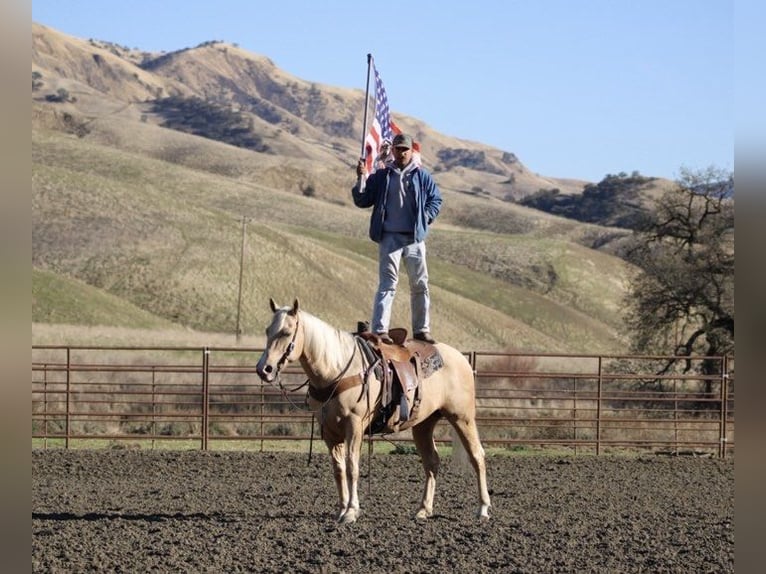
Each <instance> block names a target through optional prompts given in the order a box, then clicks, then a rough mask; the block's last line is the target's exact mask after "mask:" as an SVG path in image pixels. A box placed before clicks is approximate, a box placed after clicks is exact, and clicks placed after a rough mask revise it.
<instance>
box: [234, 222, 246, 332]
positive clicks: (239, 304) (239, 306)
mask: <svg viewBox="0 0 766 574" xmlns="http://www.w3.org/2000/svg"><path fill="white" fill-rule="evenodd" d="M247 221H248V219H247V217H245V216H244V215H243V216H242V246H241V247H240V250H239V289H238V293H237V331H236V335H237V344H239V339H240V337H241V336H242V329H241V327H240V322H239V320H240V317H241V316H242V274H243V271H244V268H245V237H246V235H247Z"/></svg>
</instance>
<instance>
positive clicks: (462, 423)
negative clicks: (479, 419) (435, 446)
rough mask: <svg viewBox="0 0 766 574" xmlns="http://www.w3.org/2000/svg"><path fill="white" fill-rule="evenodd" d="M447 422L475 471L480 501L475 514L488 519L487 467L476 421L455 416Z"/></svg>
mask: <svg viewBox="0 0 766 574" xmlns="http://www.w3.org/2000/svg"><path fill="white" fill-rule="evenodd" d="M449 422H450V423H451V424H452V427H453V428H454V429H455V431H456V432H457V434H458V437H460V442H461V443H462V444H463V447H464V448H465V450H466V452H467V454H468V459H469V460H470V461H471V466H473V469H474V471H475V472H476V480H477V483H478V487H479V500H480V502H481V504H480V506H479V511H478V512H477V516H478V517H479V518H480V519H481V520H487V519H489V508H490V506H491V504H490V502H489V491H488V490H487V467H486V464H485V462H484V448H482V446H481V441H480V440H479V429H477V428H476V421H475V420H473V419H465V418H460V417H457V416H451V417H449Z"/></svg>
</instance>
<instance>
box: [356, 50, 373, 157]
mask: <svg viewBox="0 0 766 574" xmlns="http://www.w3.org/2000/svg"><path fill="white" fill-rule="evenodd" d="M371 64H372V54H367V84H366V86H365V88H364V120H362V123H363V124H364V125H363V126H362V151H361V152H360V153H359V157H361V158H362V159H365V157H364V140H365V139H366V137H367V108H368V107H369V105H370V68H371V67H372V66H371Z"/></svg>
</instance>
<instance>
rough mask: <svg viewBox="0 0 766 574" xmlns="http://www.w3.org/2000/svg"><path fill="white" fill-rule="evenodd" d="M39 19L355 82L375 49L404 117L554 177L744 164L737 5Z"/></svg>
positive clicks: (204, 9)
mask: <svg viewBox="0 0 766 574" xmlns="http://www.w3.org/2000/svg"><path fill="white" fill-rule="evenodd" d="M32 19H33V20H34V21H35V22H38V23H40V24H44V25H46V26H50V27H52V28H55V29H57V30H59V31H61V32H64V33H66V34H69V35H72V36H76V37H79V38H85V39H88V38H94V39H99V40H107V41H111V42H115V43H117V44H120V45H124V46H128V47H131V48H139V49H141V50H146V51H162V50H164V51H173V50H179V49H182V48H188V47H192V46H196V45H197V44H199V43H201V42H205V41H208V40H223V41H226V42H230V43H236V44H238V45H239V46H240V47H241V48H244V49H246V50H248V51H251V52H253V53H256V54H261V55H264V56H268V57H269V58H271V59H272V60H273V61H274V63H275V64H276V65H277V66H278V67H279V68H281V69H283V70H284V71H286V72H288V73H290V74H293V75H295V76H297V77H299V78H302V79H304V80H308V81H313V82H317V83H321V84H329V85H334V86H342V87H350V88H359V89H364V86H365V79H366V70H367V62H366V55H367V53H368V52H369V53H372V54H373V56H374V57H375V62H376V65H377V67H378V71H379V72H380V74H381V76H382V78H383V82H384V84H385V87H386V90H387V91H388V96H389V100H390V103H391V109H392V112H393V114H394V118H396V115H397V114H406V115H410V116H414V117H416V118H418V119H421V120H423V121H425V122H426V123H427V124H428V125H429V126H431V127H432V128H433V129H436V130H438V131H440V132H442V133H445V134H447V135H450V136H454V137H458V138H463V139H468V140H473V141H479V142H482V143H486V144H489V145H492V146H495V147H498V148H500V149H502V150H505V151H509V152H513V153H515V154H516V155H517V156H518V157H519V159H520V160H521V161H522V162H523V163H524V164H525V165H526V166H527V167H528V168H529V169H531V170H533V171H535V172H538V173H540V174H542V175H546V176H553V177H573V178H579V179H585V180H589V181H599V180H601V179H602V178H603V177H604V175H606V174H607V173H619V172H621V171H625V172H628V173H630V172H632V171H633V170H638V171H639V172H641V173H642V174H644V175H651V176H660V177H667V178H671V179H675V178H676V177H678V176H679V175H680V174H679V171H680V169H681V168H682V167H686V168H690V169H703V168H706V167H709V166H711V165H713V166H716V167H719V168H723V169H733V168H734V123H735V117H734V115H735V114H734V100H735V93H734V0H640V1H632V0H579V1H575V0H536V1H533V0H495V1H492V0H474V1H473V2H465V1H464V2H452V1H451V0H421V1H418V0H412V1H411V2H403V1H399V0H388V1H386V2H359V1H354V2H351V1H347V0H334V1H333V0H328V1H327V2H319V1H317V0H313V1H308V0H279V1H275V2H263V1H255V0H252V1H251V0H216V1H205V2H202V1H193V0H119V1H115V0H33V2H32ZM359 129H360V136H361V130H362V127H361V125H360V126H359Z"/></svg>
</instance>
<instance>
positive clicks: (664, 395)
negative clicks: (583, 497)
mask: <svg viewBox="0 0 766 574" xmlns="http://www.w3.org/2000/svg"><path fill="white" fill-rule="evenodd" d="M261 351H262V349H256V348H242V347H202V348H200V347H78V346H33V347H32V439H33V445H34V446H37V447H41V448H53V447H56V448H58V447H63V448H70V447H72V446H73V444H74V442H77V444H81V443H84V444H86V445H87V444H96V443H95V442H92V441H95V440H98V439H100V440H102V441H103V440H107V441H110V443H111V444H113V445H115V446H117V445H120V446H123V447H130V446H131V445H141V446H143V445H146V446H147V447H149V448H155V447H159V446H160V445H165V444H167V443H168V441H194V443H195V444H198V448H200V449H203V450H208V449H211V448H215V446H214V445H215V443H218V444H222V442H223V441H250V442H251V443H254V444H256V445H257V446H258V448H260V449H261V450H263V449H264V448H265V447H266V445H267V443H270V442H271V441H309V440H311V439H312V438H316V437H314V432H313V431H314V425H313V418H312V417H313V415H312V413H311V412H310V411H308V410H307V408H306V407H305V396H306V387H305V386H303V383H304V382H305V375H304V374H303V372H302V371H301V370H300V369H299V368H296V367H289V368H287V369H286V371H285V372H284V374H283V376H282V385H283V386H282V388H281V389H280V388H278V387H275V386H272V385H268V384H264V383H263V382H262V381H261V380H260V379H259V378H258V376H257V374H256V372H255V366H256V362H257V360H258V357H259V356H260V354H261ZM466 357H467V358H468V359H469V361H470V362H471V364H472V366H473V368H474V374H475V380H476V399H477V422H478V425H479V430H480V433H481V438H482V442H483V443H484V444H485V445H486V446H492V447H498V448H506V449H510V450H515V449H519V450H521V449H526V448H564V449H570V450H572V451H574V452H575V453H593V454H597V455H598V454H602V453H612V452H619V451H626V450H627V451H631V450H650V451H653V452H659V453H663V454H695V455H708V456H717V457H721V458H724V457H726V456H728V455H730V454H732V453H733V452H734V376H733V372H734V359H733V358H732V357H692V358H691V361H690V365H691V368H690V369H689V370H688V371H686V372H683V371H682V370H680V369H679V368H674V369H670V370H669V371H668V372H664V373H662V372H661V371H662V367H663V366H664V365H665V364H666V363H667V361H668V360H669V359H671V357H666V356H629V355H569V354H541V353H536V354H525V353H495V352H479V351H471V352H468V353H466ZM684 359H686V358H684ZM435 436H436V440H437V442H445V443H446V442H449V441H451V438H450V433H449V425H448V424H447V423H445V422H440V423H439V425H438V426H437V430H436V433H435ZM373 440H386V441H393V442H397V441H406V440H409V432H407V431H405V432H403V433H397V434H394V435H387V436H386V437H385V439H382V438H381V437H373ZM248 446H250V445H248Z"/></svg>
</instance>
